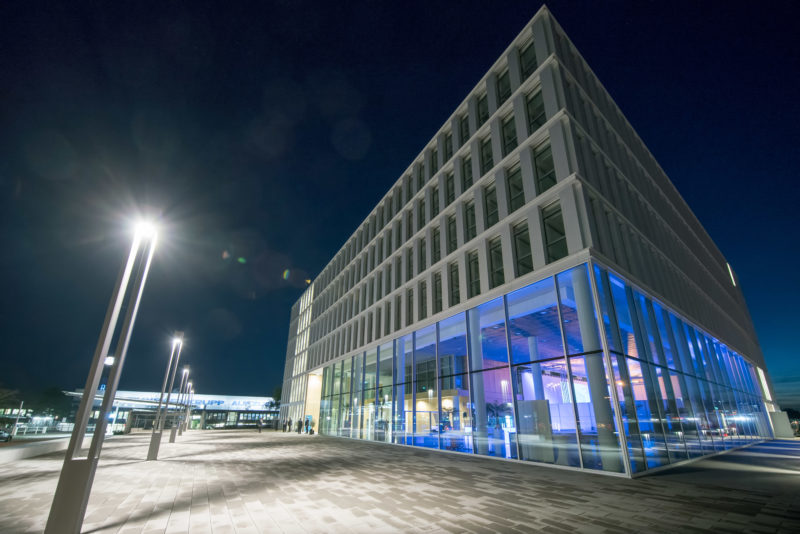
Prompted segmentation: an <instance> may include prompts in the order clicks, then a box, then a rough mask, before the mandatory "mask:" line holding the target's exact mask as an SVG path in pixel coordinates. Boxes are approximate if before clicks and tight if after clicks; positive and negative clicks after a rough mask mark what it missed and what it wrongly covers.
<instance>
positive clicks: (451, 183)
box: [444, 172, 456, 206]
mask: <svg viewBox="0 0 800 534" xmlns="http://www.w3.org/2000/svg"><path fill="white" fill-rule="evenodd" d="M455 199H456V179H455V177H454V176H453V173H452V172H450V173H448V174H447V176H445V178H444V202H445V205H447V206H449V205H450V204H451V203H452V202H453V201H454V200H455Z"/></svg>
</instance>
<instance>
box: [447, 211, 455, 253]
mask: <svg viewBox="0 0 800 534" xmlns="http://www.w3.org/2000/svg"><path fill="white" fill-rule="evenodd" d="M456 247H458V236H457V234H456V216H455V215H450V216H449V217H448V218H447V253H448V254H450V253H451V252H453V251H454V250H455V249H456Z"/></svg>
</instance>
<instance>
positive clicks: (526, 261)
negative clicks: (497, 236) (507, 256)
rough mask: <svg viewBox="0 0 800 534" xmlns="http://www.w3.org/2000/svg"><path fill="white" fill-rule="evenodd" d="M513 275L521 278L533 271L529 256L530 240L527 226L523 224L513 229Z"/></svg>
mask: <svg viewBox="0 0 800 534" xmlns="http://www.w3.org/2000/svg"><path fill="white" fill-rule="evenodd" d="M513 234H514V258H515V260H516V264H515V269H514V271H515V274H516V275H517V276H522V275H523V274H527V273H529V272H531V271H532V270H533V257H532V256H531V238H530V235H529V234H528V224H527V223H525V222H523V223H520V224H518V225H516V226H515V227H514V229H513Z"/></svg>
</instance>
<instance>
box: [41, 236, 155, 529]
mask: <svg viewBox="0 0 800 534" xmlns="http://www.w3.org/2000/svg"><path fill="white" fill-rule="evenodd" d="M157 238H158V233H157V231H156V228H155V226H154V225H153V224H152V223H150V222H141V223H139V224H138V225H137V227H136V232H135V234H134V238H133V244H132V245H131V250H130V253H129V254H128V259H127V261H126V262H125V264H124V265H123V266H122V268H121V270H120V273H119V277H118V278H117V282H116V285H115V287H114V293H113V294H112V296H111V300H110V301H109V303H108V309H107V310H106V316H105V319H104V321H103V327H102V328H101V330H100V337H99V339H98V340H97V346H96V347H95V351H94V357H93V358H92V364H91V366H90V368H89V376H88V377H87V378H86V386H85V387H84V389H83V395H82V396H81V401H80V405H79V407H78V411H77V413H76V415H75V426H74V428H73V430H72V436H70V440H69V446H68V447H67V454H66V456H65V458H64V465H63V467H62V468H61V474H60V475H59V478H58V486H57V487H56V492H55V495H54V496H53V504H52V506H51V507H50V516H49V517H48V519H47V525H46V526H45V530H44V531H45V534H63V533H74V534H78V533H79V532H80V530H81V525H82V524H83V518H84V516H85V515H86V504H87V503H88V502H89V494H90V493H91V491H92V483H93V482H94V474H95V471H96V470H97V462H98V460H99V459H100V451H101V449H102V448H103V439H104V437H105V427H106V424H107V423H108V413H109V411H110V409H111V406H112V405H113V403H114V396H115V395H116V393H117V386H118V385H119V378H120V375H121V373H122V367H123V365H124V363H125V355H126V353H127V351H128V344H129V343H130V339H131V332H132V331H133V325H134V323H135V322H136V313H137V312H138V311H139V303H140V302H141V299H142V292H143V291H144V284H145V282H146V281H147V274H148V272H149V271H150V262H151V261H152V259H153V253H154V252H155V248H156V241H157ZM131 275H133V279H132V277H131ZM126 295H128V306H127V310H126V311H125V314H124V317H123V319H122V323H121V327H120V331H119V337H118V341H117V348H116V350H115V351H114V353H113V354H115V356H116V357H115V358H114V362H113V363H112V364H111V365H110V366H109V367H110V369H109V372H108V379H107V383H106V389H105V392H104V395H103V400H102V402H101V404H100V414H99V416H98V418H97V422H96V424H95V430H94V435H93V436H92V441H91V444H90V445H89V448H88V450H87V449H85V448H84V447H83V442H84V437H85V435H86V428H87V426H88V424H89V418H90V416H91V414H92V408H93V405H94V398H95V395H96V394H97V387H98V385H99V384H100V379H101V378H102V376H103V369H104V367H105V360H106V356H107V355H108V354H109V350H108V349H109V348H110V347H111V341H112V338H113V337H114V333H115V332H116V330H117V326H118V325H119V318H120V311H121V310H122V303H123V301H124V300H125V296H126Z"/></svg>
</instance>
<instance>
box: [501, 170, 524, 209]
mask: <svg viewBox="0 0 800 534" xmlns="http://www.w3.org/2000/svg"><path fill="white" fill-rule="evenodd" d="M506 186H507V187H508V212H509V213H513V212H515V211H517V210H518V209H519V208H521V207H522V206H523V205H524V204H525V190H524V189H523V187H522V171H521V170H520V167H519V165H516V166H514V167H513V168H512V169H511V170H510V171H508V175H507V176H506Z"/></svg>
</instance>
